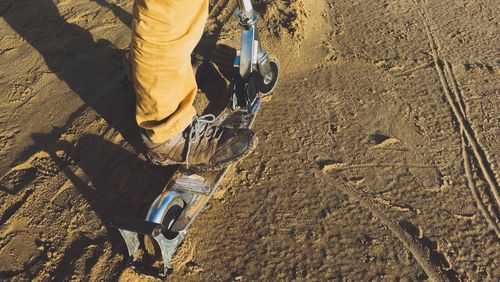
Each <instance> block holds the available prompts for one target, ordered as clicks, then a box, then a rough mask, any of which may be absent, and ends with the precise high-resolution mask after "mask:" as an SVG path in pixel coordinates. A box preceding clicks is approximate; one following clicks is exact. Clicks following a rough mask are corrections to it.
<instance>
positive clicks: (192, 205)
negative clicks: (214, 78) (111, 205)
mask: <svg viewBox="0 0 500 282" xmlns="http://www.w3.org/2000/svg"><path fill="white" fill-rule="evenodd" d="M257 102H258V103H260V101H257ZM259 106H260V104H259ZM258 110H259V107H257V108H256V110H255V111H254V112H243V111H233V110H230V109H227V110H225V111H224V112H223V113H222V114H221V115H220V116H219V118H218V122H219V123H220V124H222V125H223V126H227V127H233V128H251V127H252V125H253V122H254V121H255V118H256V116H257V113H258ZM230 167H231V166H228V167H226V168H224V169H220V170H213V171H205V172H192V171H190V170H188V169H178V170H177V171H176V172H175V173H174V175H173V176H172V178H171V179H170V181H169V182H168V183H167V185H166V186H165V189H164V192H166V191H176V192H177V193H179V194H182V195H183V197H182V198H183V199H184V201H185V202H186V204H187V205H186V207H185V208H184V210H183V212H182V214H181V215H180V216H179V218H178V219H177V220H176V221H175V223H174V225H173V226H172V228H171V230H172V231H174V232H180V231H186V230H187V229H188V228H189V226H190V225H191V224H192V222H193V221H194V219H195V218H196V216H198V214H199V213H200V211H201V210H202V209H203V207H204V206H205V205H206V204H207V202H208V200H210V198H211V197H212V195H213V193H214V192H215V190H216V189H217V188H218V186H219V184H220V182H221V181H222V179H223V178H224V176H225V175H226V172H227V171H228V170H229V168H230Z"/></svg>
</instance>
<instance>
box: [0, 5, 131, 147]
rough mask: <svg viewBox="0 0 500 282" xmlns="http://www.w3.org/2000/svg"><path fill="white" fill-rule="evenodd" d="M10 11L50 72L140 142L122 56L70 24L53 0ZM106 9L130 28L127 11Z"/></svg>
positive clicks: (13, 22)
mask: <svg viewBox="0 0 500 282" xmlns="http://www.w3.org/2000/svg"><path fill="white" fill-rule="evenodd" d="M98 3H101V4H103V3H104V1H103V0H99V2H98ZM7 7H10V8H9V9H8V10H7V11H5V12H4V13H3V15H2V17H3V18H4V20H5V21H6V22H7V24H8V25H10V26H11V27H12V29H13V30H15V31H16V32H17V33H18V34H19V35H21V36H22V37H23V38H24V39H25V40H26V41H27V42H28V43H29V44H30V45H31V46H33V47H34V48H35V49H36V50H37V51H38V52H39V53H40V55H41V56H42V57H43V58H44V60H45V63H46V64H47V66H48V68H49V70H50V71H51V72H53V73H54V74H55V75H57V77H58V78H59V79H60V80H62V81H64V82H66V83H67V85H68V86H69V87H70V88H71V90H73V91H74V92H75V93H76V94H77V95H78V96H79V97H80V98H81V100H82V101H83V102H84V103H85V105H86V106H89V107H91V108H92V109H93V110H95V111H96V112H97V114H98V115H99V116H101V117H102V118H104V120H106V122H107V123H108V124H109V125H111V126H112V127H113V128H115V129H116V130H118V131H119V132H120V133H121V134H122V136H123V137H124V138H125V139H126V140H127V141H129V142H132V143H134V142H133V140H136V141H137V139H136V137H135V135H136V134H135V133H136V132H135V131H136V129H137V128H136V125H135V121H134V102H133V100H134V94H133V91H132V90H131V89H128V90H127V89H124V88H123V87H121V80H122V78H123V77H124V75H125V70H124V68H123V65H122V55H123V51H122V50H120V49H118V48H116V47H115V46H114V45H113V44H111V43H110V42H109V41H107V40H94V38H93V37H92V34H91V33H90V32H89V31H87V30H85V29H83V28H81V27H80V26H78V25H76V24H72V23H68V22H67V21H66V20H65V19H64V18H63V17H62V16H61V15H60V14H59V11H58V9H57V7H56V5H55V4H54V2H53V1H51V0H27V1H22V2H17V3H16V2H14V4H13V5H10V6H7ZM108 7H110V8H111V9H112V11H114V14H115V15H117V14H118V15H120V17H119V18H120V19H121V20H122V21H124V23H126V24H130V22H131V15H130V14H129V13H128V12H126V11H124V10H123V9H121V8H120V7H118V6H110V5H108ZM68 123H71V121H69V122H68Z"/></svg>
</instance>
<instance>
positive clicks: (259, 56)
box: [114, 0, 279, 277]
mask: <svg viewBox="0 0 500 282" xmlns="http://www.w3.org/2000/svg"><path fill="white" fill-rule="evenodd" d="M238 4H239V8H238V9H237V10H236V17H237V19H238V23H239V25H240V27H241V46H240V49H239V50H238V51H237V53H236V57H235V58H234V68H235V71H234V75H233V78H232V81H231V84H230V87H229V93H228V94H229V101H230V102H229V106H228V108H227V109H226V110H225V111H224V112H223V113H222V114H221V115H220V116H219V118H218V119H217V122H219V123H220V124H223V125H224V126H229V127H239V128H250V127H251V126H252V124H253V122H254V120H255V117H256V115H257V112H258V111H259V108H260V105H261V98H262V97H263V96H265V95H268V94H270V93H271V92H272V91H273V89H274V88H275V86H276V83H277V81H278V69H279V65H278V63H277V61H276V60H275V59H272V58H270V56H269V55H268V53H267V52H266V51H265V50H264V49H263V48H262V45H261V42H260V40H259V36H258V31H257V28H256V22H257V18H258V17H257V14H256V13H255V12H254V10H253V7H252V3H251V1H250V0H238ZM227 170H228V168H224V169H221V170H215V171H208V172H201V173H197V172H194V171H190V170H189V169H181V168H179V169H177V170H176V171H175V173H174V175H173V177H172V178H171V179H170V180H169V182H168V183H167V184H166V186H165V188H164V190H163V192H162V193H161V194H160V195H159V196H158V197H157V198H156V200H155V201H154V202H153V203H152V204H151V206H150V208H149V211H148V213H147V215H146V218H145V220H139V221H138V220H117V221H115V222H114V226H115V227H117V228H118V230H119V231H120V233H121V235H122V237H123V239H124V240H125V243H126V245H127V249H128V254H129V256H130V258H131V261H132V265H133V266H137V264H135V263H134V262H136V260H137V252H138V251H139V250H140V248H141V247H142V248H144V240H143V238H144V236H149V237H150V238H151V237H152V238H153V240H154V241H155V242H156V244H157V246H159V249H160V252H161V256H162V264H163V265H162V266H161V267H160V268H159V269H157V271H158V276H160V277H164V276H166V275H167V274H168V273H169V272H170V271H172V262H171V259H172V256H173V255H174V253H175V251H176V250H177V248H178V247H179V245H180V244H181V243H182V241H183V239H184V238H185V236H186V234H187V232H188V229H189V227H190V226H191V224H192V223H193V221H194V220H195V218H196V217H197V216H198V214H200V212H201V210H202V209H203V208H204V207H205V205H206V204H207V202H208V200H209V199H210V198H211V197H212V195H213V193H214V191H215V190H216V189H217V187H218V186H219V183H220V182H221V180H222V179H223V177H224V175H225V174H226V172H227ZM141 239H142V240H141ZM136 270H139V269H138V267H136Z"/></svg>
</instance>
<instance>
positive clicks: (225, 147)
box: [143, 114, 257, 171]
mask: <svg viewBox="0 0 500 282" xmlns="http://www.w3.org/2000/svg"><path fill="white" fill-rule="evenodd" d="M214 121H215V116H214V115H210V114H209V115H204V116H196V117H194V118H193V122H192V123H191V125H190V126H189V127H188V128H186V130H184V132H182V133H180V134H178V135H177V136H174V137H172V138H170V139H169V140H167V141H165V142H164V143H153V142H152V141H151V140H150V139H149V138H148V137H146V136H143V137H144V138H143V139H144V144H145V146H146V149H147V153H146V154H147V156H148V157H149V159H150V160H151V161H152V162H153V163H154V164H157V165H164V166H168V165H175V164H182V165H185V166H186V167H187V168H192V169H194V170H198V171H203V170H216V169H221V168H224V167H226V166H228V165H229V164H231V163H234V162H236V161H238V160H240V159H241V158H243V157H244V156H246V155H248V154H249V153H250V152H251V151H253V149H254V148H255V144H256V143H257V142H256V141H257V138H256V137H255V134H254V132H253V131H252V130H250V129H247V128H228V127H223V126H218V125H214Z"/></svg>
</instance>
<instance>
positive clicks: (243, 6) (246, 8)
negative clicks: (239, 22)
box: [238, 0, 253, 14]
mask: <svg viewBox="0 0 500 282" xmlns="http://www.w3.org/2000/svg"><path fill="white" fill-rule="evenodd" d="M238 4H239V6H240V11H241V12H243V13H245V14H250V13H252V12H253V6H252V2H251V1H250V0H238Z"/></svg>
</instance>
